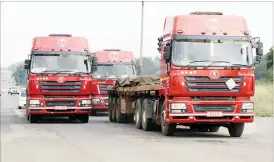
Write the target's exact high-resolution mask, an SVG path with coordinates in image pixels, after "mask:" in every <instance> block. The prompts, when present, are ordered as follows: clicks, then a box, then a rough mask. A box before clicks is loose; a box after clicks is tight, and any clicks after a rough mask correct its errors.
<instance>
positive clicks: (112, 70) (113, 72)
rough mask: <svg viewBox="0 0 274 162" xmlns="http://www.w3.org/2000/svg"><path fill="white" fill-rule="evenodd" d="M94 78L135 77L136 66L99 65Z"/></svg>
mask: <svg viewBox="0 0 274 162" xmlns="http://www.w3.org/2000/svg"><path fill="white" fill-rule="evenodd" d="M92 75H93V77H94V78H120V77H128V76H135V66H134V65H130V64H98V65H97V71H95V72H93V74H92Z"/></svg>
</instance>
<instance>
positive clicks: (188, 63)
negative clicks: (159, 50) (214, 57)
mask: <svg viewBox="0 0 274 162" xmlns="http://www.w3.org/2000/svg"><path fill="white" fill-rule="evenodd" d="M209 61H210V60H201V61H191V62H189V63H188V64H186V65H184V66H182V67H188V66H189V65H191V64H192V63H196V62H209Z"/></svg>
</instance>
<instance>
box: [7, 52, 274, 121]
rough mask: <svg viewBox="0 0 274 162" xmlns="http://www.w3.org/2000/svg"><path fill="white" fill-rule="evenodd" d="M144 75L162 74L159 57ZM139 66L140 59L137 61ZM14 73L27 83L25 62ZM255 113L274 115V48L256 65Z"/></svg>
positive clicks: (146, 61) (147, 61)
mask: <svg viewBox="0 0 274 162" xmlns="http://www.w3.org/2000/svg"><path fill="white" fill-rule="evenodd" d="M142 61H143V73H142V74H143V75H149V74H157V75H159V74H160V62H159V57H155V58H151V57H143V59H142ZM136 62H137V64H139V63H140V59H138V58H137V59H136ZM9 69H10V70H12V71H13V74H12V77H13V78H14V80H15V82H16V84H17V85H20V86H24V85H26V83H27V80H26V79H27V77H26V71H25V70H24V62H23V61H22V62H19V63H15V64H13V65H11V66H10V67H9ZM255 74H256V89H255V97H254V102H255V113H256V115H257V116H262V117H268V116H272V114H273V97H274V96H273V47H272V48H270V49H269V51H268V52H267V53H266V54H265V55H264V56H263V58H262V60H261V63H260V64H258V65H256V69H255Z"/></svg>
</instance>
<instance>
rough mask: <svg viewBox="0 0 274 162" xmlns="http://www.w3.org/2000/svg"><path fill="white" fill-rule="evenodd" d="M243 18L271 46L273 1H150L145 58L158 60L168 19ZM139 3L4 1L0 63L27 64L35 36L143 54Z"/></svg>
mask: <svg viewBox="0 0 274 162" xmlns="http://www.w3.org/2000/svg"><path fill="white" fill-rule="evenodd" d="M196 10H200V11H201V10H202V11H209V10H211V11H221V12H223V13H224V14H234V15H240V16H244V17H245V18H246V20H247V23H248V25H249V29H250V30H251V32H252V36H254V37H255V36H259V37H261V40H262V41H263V42H264V50H265V52H266V51H268V49H269V48H270V47H271V45H272V42H273V41H272V36H273V31H272V29H273V26H272V24H273V23H272V21H273V18H272V4H271V2H230V3H229V2H212V3H210V2H174V3H172V2H146V3H145V9H144V20H145V21H144V49H143V56H152V57H153V56H157V55H159V54H158V51H157V38H158V37H159V36H160V35H161V34H162V30H163V23H164V19H165V17H166V16H172V15H178V14H188V13H189V12H191V11H196ZM140 32H141V2H101V3H98V2H82V3H80V2H78V3H77V2H74V3H73V2H71V3H68V2H59V3H58V2H4V3H2V5H1V65H2V66H8V65H9V64H11V63H14V62H17V61H20V60H24V59H26V58H27V56H28V54H29V53H30V49H31V46H32V40H33V37H36V36H47V35H48V34H50V33H69V34H72V35H73V36H82V37H86V38H87V39H88V40H89V44H90V48H91V50H93V51H95V50H101V49H104V48H120V49H125V50H130V51H133V52H134V55H135V57H139V54H140Z"/></svg>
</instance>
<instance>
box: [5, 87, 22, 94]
mask: <svg viewBox="0 0 274 162" xmlns="http://www.w3.org/2000/svg"><path fill="white" fill-rule="evenodd" d="M19 93H20V88H19V87H16V86H14V87H11V88H10V89H9V91H8V94H10V95H13V94H19Z"/></svg>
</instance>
